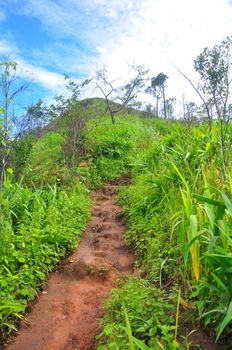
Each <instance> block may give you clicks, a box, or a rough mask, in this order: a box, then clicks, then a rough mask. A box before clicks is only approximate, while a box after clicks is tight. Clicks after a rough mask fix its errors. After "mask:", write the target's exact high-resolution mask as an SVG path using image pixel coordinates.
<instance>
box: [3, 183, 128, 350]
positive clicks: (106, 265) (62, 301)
mask: <svg viewBox="0 0 232 350" xmlns="http://www.w3.org/2000/svg"><path fill="white" fill-rule="evenodd" d="M123 181H126V180H123V179H122V180H121V181H120V182H119V184H120V185H121V184H122V182H123ZM119 184H117V183H113V182H112V183H111V184H107V185H105V186H104V187H103V189H102V190H100V191H95V192H93V193H92V199H93V209H92V218H91V220H90V222H89V224H88V227H87V230H86V231H85V233H84V235H83V237H82V240H81V242H80V243H79V246H78V248H77V249H76V250H75V251H74V253H73V254H72V255H71V256H69V257H68V258H67V259H65V260H64V261H63V262H62V265H61V268H60V269H59V270H58V271H56V272H53V273H51V274H50V275H49V278H48V281H47V286H46V289H45V290H44V291H43V292H41V293H40V295H39V298H38V299H37V301H36V302H35V303H34V305H33V306H32V310H31V311H30V312H29V313H28V314H27V315H26V318H27V320H28V325H27V324H25V323H23V322H21V324H20V327H19V331H18V332H17V335H16V337H15V338H14V339H13V340H12V342H11V343H10V344H8V346H7V347H6V348H5V349H6V350H74V349H75V350H90V349H94V348H95V347H96V340H95V336H96V335H97V334H98V333H99V331H100V328H99V324H98V323H99V319H100V318H102V316H103V315H104V310H103V302H104V300H105V298H106V297H107V296H108V294H109V292H110V290H111V289H112V288H113V287H114V286H115V282H116V280H117V278H118V277H119V276H120V275H122V274H123V275H127V274H132V273H133V271H134V268H133V263H134V255H133V253H132V252H131V250H130V249H129V248H128V246H127V245H126V244H125V242H124V239H123V234H124V232H125V230H126V226H125V222H124V221H123V217H122V209H121V207H120V206H119V205H118V204H117V203H116V195H115V192H116V189H117V187H118V185H119Z"/></svg>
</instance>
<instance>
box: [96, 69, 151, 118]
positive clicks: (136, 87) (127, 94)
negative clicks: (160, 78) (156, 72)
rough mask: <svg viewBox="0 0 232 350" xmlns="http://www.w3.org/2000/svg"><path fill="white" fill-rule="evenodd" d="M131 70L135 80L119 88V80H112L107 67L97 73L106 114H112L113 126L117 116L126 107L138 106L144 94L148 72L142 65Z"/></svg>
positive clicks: (97, 83) (97, 85) (98, 86)
mask: <svg viewBox="0 0 232 350" xmlns="http://www.w3.org/2000/svg"><path fill="white" fill-rule="evenodd" d="M131 70H132V74H133V75H134V76H133V78H131V80H130V81H129V82H128V83H126V84H125V85H123V86H119V87H117V81H118V80H119V79H114V80H110V78H109V77H108V72H107V68H106V67H105V66H104V67H103V68H102V69H100V70H98V71H97V72H96V79H95V84H96V87H97V88H98V89H99V90H100V91H101V93H102V94H103V96H104V99H105V104H106V112H108V113H109V114H110V117H111V121H112V124H115V115H116V114H117V113H119V112H121V111H122V110H123V109H124V108H125V107H134V106H136V105H137V104H138V101H137V96H138V94H139V93H141V92H144V86H145V82H146V81H147V73H148V70H146V69H145V68H144V66H142V65H133V66H131ZM112 102H113V103H112Z"/></svg>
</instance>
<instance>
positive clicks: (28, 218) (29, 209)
mask: <svg viewBox="0 0 232 350" xmlns="http://www.w3.org/2000/svg"><path fill="white" fill-rule="evenodd" d="M1 203H2V206H1V210H0V218H1V220H0V222H1V224H0V225H1V244H0V262H1V264H0V266H1V267H0V327H1V331H4V330H6V329H7V328H8V329H9V330H11V329H15V327H14V317H15V316H16V317H18V316H19V315H18V313H19V312H22V311H24V310H25V307H26V305H27V303H28V302H29V301H30V300H33V299H34V298H35V296H36V295H37V291H38V288H40V287H41V286H42V285H43V283H44V282H45V281H46V277H47V274H48V272H50V271H51V270H52V269H54V267H55V266H56V265H57V264H58V262H59V260H60V258H61V257H63V256H64V255H65V254H67V252H69V251H70V249H73V248H75V247H76V244H77V242H78V240H79V239H80V237H81V232H82V231H83V230H84V228H85V225H86V221H87V220H88V218H89V204H90V203H89V199H88V193H87V191H86V189H85V188H83V186H81V185H80V184H78V183H77V184H76V185H75V186H74V187H73V188H70V189H69V192H65V191H63V190H58V189H57V187H56V186H53V187H50V188H49V190H46V191H45V190H43V189H36V190H33V191H32V190H30V189H29V188H26V187H24V186H23V185H22V184H13V183H11V182H10V180H5V182H4V186H3V190H2V192H1Z"/></svg>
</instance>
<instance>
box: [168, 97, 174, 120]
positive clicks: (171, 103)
mask: <svg viewBox="0 0 232 350" xmlns="http://www.w3.org/2000/svg"><path fill="white" fill-rule="evenodd" d="M175 103H176V98H175V97H169V98H168V99H167V100H166V115H167V117H168V118H169V119H172V118H173V116H174V105H175Z"/></svg>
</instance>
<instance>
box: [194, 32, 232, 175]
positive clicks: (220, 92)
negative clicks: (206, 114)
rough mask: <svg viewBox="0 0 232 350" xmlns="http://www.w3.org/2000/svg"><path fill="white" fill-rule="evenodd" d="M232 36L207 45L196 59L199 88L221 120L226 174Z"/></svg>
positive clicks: (222, 148)
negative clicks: (209, 46)
mask: <svg viewBox="0 0 232 350" xmlns="http://www.w3.org/2000/svg"><path fill="white" fill-rule="evenodd" d="M231 45H232V37H227V38H226V39H224V40H223V41H222V42H221V43H220V44H219V45H214V46H213V48H211V49H210V48H208V47H206V48H205V49H204V50H203V51H202V53H201V54H200V55H199V56H197V58H196V59H195V60H194V68H195V70H196V71H197V72H198V73H199V74H200V85H199V89H200V90H201V91H202V93H203V94H204V95H205V96H206V98H207V101H209V102H211V103H213V106H214V109H215V113H216V116H217V118H218V120H219V122H220V144H221V154H222V163H223V175H224V178H225V177H226V174H225V150H224V143H225V133H226V128H225V125H226V123H227V121H228V118H227V117H228V98H229V93H230V84H231V78H230V69H231Z"/></svg>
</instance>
